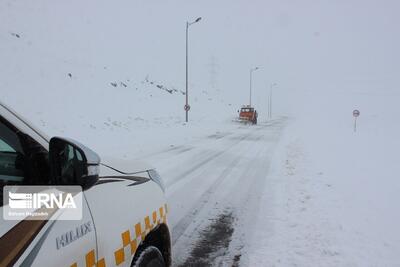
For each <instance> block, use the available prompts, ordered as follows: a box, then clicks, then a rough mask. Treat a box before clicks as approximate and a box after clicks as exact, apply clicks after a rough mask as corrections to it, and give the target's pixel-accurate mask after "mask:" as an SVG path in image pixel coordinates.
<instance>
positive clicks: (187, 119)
mask: <svg viewBox="0 0 400 267" xmlns="http://www.w3.org/2000/svg"><path fill="white" fill-rule="evenodd" d="M200 20H201V17H198V18H197V19H196V20H195V21H193V22H188V21H187V22H186V93H185V96H186V104H185V112H186V122H188V121H189V109H190V107H189V95H188V84H189V70H188V68H189V64H188V63H189V46H188V43H189V26H190V25H192V24H195V23H197V22H199V21H200Z"/></svg>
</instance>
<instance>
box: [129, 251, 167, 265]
mask: <svg viewBox="0 0 400 267" xmlns="http://www.w3.org/2000/svg"><path fill="white" fill-rule="evenodd" d="M131 266H132V267H165V261H164V258H163V256H162V254H161V252H160V250H158V248H156V247H153V246H148V247H145V248H144V249H142V250H140V251H139V253H138V254H137V255H136V256H135V258H134V259H133V262H132V265H131Z"/></svg>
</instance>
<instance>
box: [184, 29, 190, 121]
mask: <svg viewBox="0 0 400 267" xmlns="http://www.w3.org/2000/svg"><path fill="white" fill-rule="evenodd" d="M188 40H189V22H186V93H185V95H186V106H185V107H188V105H189V96H188V79H189V72H188ZM185 111H186V122H188V121H189V110H188V109H187V108H185Z"/></svg>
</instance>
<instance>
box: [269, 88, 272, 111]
mask: <svg viewBox="0 0 400 267" xmlns="http://www.w3.org/2000/svg"><path fill="white" fill-rule="evenodd" d="M270 95H271V96H270V97H269V101H270V104H269V109H270V112H269V117H270V118H271V119H272V87H271V92H270Z"/></svg>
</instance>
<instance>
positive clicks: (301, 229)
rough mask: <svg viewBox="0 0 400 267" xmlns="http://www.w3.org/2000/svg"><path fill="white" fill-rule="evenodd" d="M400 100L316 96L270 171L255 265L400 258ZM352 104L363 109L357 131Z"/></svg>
mask: <svg viewBox="0 0 400 267" xmlns="http://www.w3.org/2000/svg"><path fill="white" fill-rule="evenodd" d="M344 96H346V98H347V100H345V101H342V103H341V104H342V106H343V107H344V108H343V109H341V110H338V108H337V103H339V102H340V99H343V97H344ZM349 96H351V97H349ZM399 99H400V94H398V93H392V94H387V95H384V94H382V93H380V94H376V93H369V94H368V93H363V94H360V93H353V94H352V95H351V94H349V93H347V94H345V95H343V94H331V95H329V96H327V95H325V96H321V95H319V96H318V95H317V96H315V102H316V103H315V105H312V106H308V108H303V114H302V115H299V116H298V118H297V119H296V120H295V121H294V122H293V123H292V124H291V126H290V127H288V128H287V130H286V134H285V136H284V137H283V139H282V140H281V142H280V145H279V148H278V151H277V153H276V156H275V159H274V163H273V164H272V166H274V167H273V170H272V171H271V172H270V173H269V174H268V177H267V186H266V188H265V192H266V193H265V194H264V196H263V199H262V200H261V203H263V204H262V207H261V209H260V212H259V216H258V220H257V224H256V227H255V231H256V232H257V233H259V235H260V236H257V237H256V238H254V239H253V240H249V241H248V242H249V246H248V247H247V249H246V250H247V254H246V257H245V258H246V259H247V263H248V265H249V266H398V265H399V264H400V258H399V253H398V252H399V251H400V232H399V230H398V225H399V223H400V213H399V212H398V211H399V208H398V203H399V201H400V196H399V194H398V192H399V189H400V181H399V179H398V175H397V174H398V173H399V171H400V166H399V164H398V159H399V156H398V155H399V151H400V141H399V139H398V136H399V134H400V128H399V127H398V124H397V123H396V120H395V119H394V118H396V117H398V116H399V115H400V109H399V108H398V105H397V103H398V101H399ZM371 107H373V108H371ZM354 108H358V109H359V110H360V111H361V115H360V117H359V118H358V129H357V132H354V131H353V117H352V110H353V109H354ZM316 110H319V111H321V112H315V111H316ZM267 192H268V193H267ZM245 265H246V264H245Z"/></svg>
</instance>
